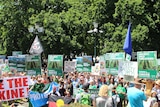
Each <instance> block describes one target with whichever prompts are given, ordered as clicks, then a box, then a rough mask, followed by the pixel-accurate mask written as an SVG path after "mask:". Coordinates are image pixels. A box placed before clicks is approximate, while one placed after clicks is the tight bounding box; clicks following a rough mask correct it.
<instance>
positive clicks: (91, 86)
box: [89, 85, 97, 89]
mask: <svg viewBox="0 0 160 107" xmlns="http://www.w3.org/2000/svg"><path fill="white" fill-rule="evenodd" d="M89 89H97V86H96V85H89Z"/></svg>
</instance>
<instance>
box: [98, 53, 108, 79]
mask: <svg viewBox="0 0 160 107" xmlns="http://www.w3.org/2000/svg"><path fill="white" fill-rule="evenodd" d="M99 59H100V60H99V63H100V73H101V75H102V76H107V71H106V61H105V55H102V56H100V58H99Z"/></svg>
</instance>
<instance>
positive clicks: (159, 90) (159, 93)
mask: <svg viewBox="0 0 160 107" xmlns="http://www.w3.org/2000/svg"><path fill="white" fill-rule="evenodd" d="M152 91H155V92H156V93H157V100H158V106H160V80H157V81H155V85H154V87H153V88H152Z"/></svg>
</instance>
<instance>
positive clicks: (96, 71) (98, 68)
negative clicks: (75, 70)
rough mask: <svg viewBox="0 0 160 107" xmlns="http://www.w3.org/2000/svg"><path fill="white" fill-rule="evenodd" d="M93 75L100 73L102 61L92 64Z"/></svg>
mask: <svg viewBox="0 0 160 107" xmlns="http://www.w3.org/2000/svg"><path fill="white" fill-rule="evenodd" d="M91 74H92V75H98V76H99V75H100V63H96V64H95V66H92V72H91Z"/></svg>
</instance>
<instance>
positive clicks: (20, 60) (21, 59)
mask: <svg viewBox="0 0 160 107" xmlns="http://www.w3.org/2000/svg"><path fill="white" fill-rule="evenodd" d="M25 60H26V56H25V55H18V56H17V71H19V72H24V71H25Z"/></svg>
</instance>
